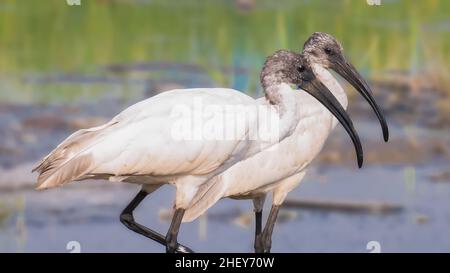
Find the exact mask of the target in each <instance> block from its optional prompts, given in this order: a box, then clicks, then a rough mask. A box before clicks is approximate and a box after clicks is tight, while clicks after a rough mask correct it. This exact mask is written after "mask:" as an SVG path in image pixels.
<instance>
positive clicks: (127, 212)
mask: <svg viewBox="0 0 450 273" xmlns="http://www.w3.org/2000/svg"><path fill="white" fill-rule="evenodd" d="M147 195H148V193H147V192H145V191H140V192H139V193H138V194H137V195H136V197H134V199H133V200H132V201H131V202H130V204H128V206H127V207H126V208H125V209H124V210H123V211H122V213H121V214H120V222H122V224H124V225H125V226H126V227H127V228H129V229H131V230H132V231H134V232H136V233H139V234H141V235H143V236H145V237H147V238H150V239H152V240H153V241H156V242H158V243H160V244H162V245H163V246H166V238H165V237H164V236H163V235H161V234H160V233H158V232H156V231H154V230H151V229H149V228H147V227H145V226H143V225H141V224H139V223H136V222H135V221H134V217H133V211H134V209H136V207H137V206H138V205H139V204H140V203H141V202H142V200H144V198H145V197H146V196H147ZM176 251H177V252H181V253H185V252H193V251H192V250H191V249H189V248H188V247H186V246H183V245H179V244H178V245H177V246H176Z"/></svg>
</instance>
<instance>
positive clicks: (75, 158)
mask: <svg viewBox="0 0 450 273" xmlns="http://www.w3.org/2000/svg"><path fill="white" fill-rule="evenodd" d="M114 124H116V122H114V123H107V124H104V125H102V126H98V127H94V128H90V129H83V130H79V131H77V132H75V133H74V134H72V135H70V136H69V137H68V138H67V139H66V140H64V141H63V142H62V143H61V144H59V145H58V146H57V147H56V148H55V149H54V150H53V151H52V152H51V153H50V154H49V155H47V156H46V157H44V158H43V159H42V160H41V162H39V164H38V165H37V166H36V167H35V168H34V169H33V170H32V171H33V172H35V171H37V172H38V173H39V177H38V182H37V185H36V188H37V189H46V188H52V187H56V186H59V185H62V184H64V183H67V182H70V181H74V180H78V179H80V178H81V177H83V176H84V175H86V174H87V173H88V172H89V171H91V170H92V168H93V165H94V164H93V161H92V155H91V154H90V153H88V152H87V150H88V149H90V148H91V147H93V146H94V145H95V144H96V143H98V142H99V141H100V140H101V139H102V137H101V136H102V134H101V131H102V129H105V128H108V127H110V126H112V125H114Z"/></svg>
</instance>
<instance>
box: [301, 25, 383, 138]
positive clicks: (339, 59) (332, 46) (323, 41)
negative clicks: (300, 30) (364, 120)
mask: <svg viewBox="0 0 450 273" xmlns="http://www.w3.org/2000/svg"><path fill="white" fill-rule="evenodd" d="M303 54H304V55H305V56H306V57H307V58H308V59H309V60H310V61H311V62H312V63H316V64H319V65H321V66H323V67H325V68H330V69H332V70H334V71H335V72H336V73H338V74H339V75H341V76H342V77H343V78H344V79H345V80H347V81H348V82H349V83H350V84H351V85H353V87H354V88H355V89H356V90H357V91H358V92H359V93H360V94H361V95H362V96H363V97H364V98H365V99H366V100H367V102H368V103H369V104H370V106H371V107H372V109H373V110H374V112H375V114H376V115H377V118H378V120H379V121H380V125H381V129H382V131H383V138H384V141H388V140H389V129H388V126H387V123H386V120H385V118H384V116H383V114H382V112H381V110H380V107H379V106H378V104H377V103H376V101H375V99H374V98H373V95H372V90H371V89H370V87H369V85H368V84H367V82H366V81H365V80H364V78H363V77H362V76H361V74H360V73H359V72H358V71H357V70H356V68H355V67H354V66H353V65H352V64H351V63H350V62H348V61H347V58H346V57H345V55H344V50H343V48H342V46H341V44H340V43H339V42H338V41H337V40H336V39H335V38H334V37H333V36H331V35H329V34H327V33H322V32H315V33H313V34H312V35H311V37H309V39H308V40H307V41H306V42H305V44H304V46H303Z"/></svg>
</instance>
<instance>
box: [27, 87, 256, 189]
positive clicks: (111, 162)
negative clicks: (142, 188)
mask: <svg viewBox="0 0 450 273" xmlns="http://www.w3.org/2000/svg"><path fill="white" fill-rule="evenodd" d="M254 104H256V101H255V100H254V99H253V98H251V97H249V96H247V95H245V94H243V93H241V92H239V91H236V90H232V89H222V88H214V89H180V90H172V91H168V92H165V93H162V94H160V95H158V96H155V97H152V98H150V99H147V100H144V101H141V102H139V103H137V104H135V105H133V106H131V107H129V108H127V109H126V110H124V111H123V112H122V113H120V114H119V115H117V116H116V117H114V118H113V119H112V120H111V121H110V122H108V123H107V124H105V125H103V126H99V127H95V128H91V129H85V130H80V131H78V132H76V133H74V134H73V135H71V136H70V137H68V138H67V139H66V140H65V141H63V142H62V143H61V144H60V145H59V146H58V147H57V148H56V149H55V150H54V151H52V152H51V153H50V154H49V155H48V156H47V157H45V158H44V159H43V161H42V162H41V163H40V164H39V165H38V166H37V167H36V168H35V170H38V171H39V174H40V175H39V178H38V188H39V189H42V188H48V187H54V186H58V185H61V184H63V183H66V182H69V181H73V180H80V179H83V178H84V177H88V176H92V175H102V174H111V175H120V176H127V175H148V176H177V175H184V174H187V173H189V174H193V175H204V174H208V173H211V172H213V171H217V170H219V169H220V168H222V167H223V168H226V167H227V166H229V165H230V164H232V163H233V162H236V161H237V160H239V159H240V158H244V157H246V154H247V153H249V152H250V151H251V150H252V149H254V147H253V146H255V145H252V141H249V140H248V138H247V137H246V134H248V132H249V131H250V130H251V129H252V128H251V126H254V124H255V123H252V122H249V123H247V124H244V128H243V130H242V131H239V132H237V133H238V134H237V135H235V136H234V137H233V139H230V140H223V139H208V140H205V139H202V138H200V139H195V134H193V135H192V137H191V138H189V137H187V136H186V135H185V134H183V133H182V134H181V135H180V134H179V133H180V132H179V128H180V124H181V127H183V124H184V122H185V121H186V120H184V118H185V115H183V113H190V114H192V115H195V113H196V111H197V112H198V109H199V107H200V108H202V107H210V109H209V110H207V112H208V115H206V116H205V115H203V116H202V115H200V120H201V122H208V123H209V124H210V125H211V124H217V123H220V122H222V123H223V126H225V127H226V126H228V125H227V124H228V123H230V122H233V119H232V118H229V117H225V118H224V115H223V113H222V111H223V108H224V107H229V106H230V105H231V106H233V105H244V106H250V105H254ZM211 106H214V107H211ZM250 109H251V108H250ZM180 113H181V115H180ZM177 114H178V115H177ZM187 120H188V121H189V118H188V119H187ZM200 127H201V128H203V127H202V126H200ZM195 129H196V128H194V130H195ZM187 131H189V128H188V130H187ZM200 136H201V134H200ZM201 137H203V136H201ZM192 138H193V139H192Z"/></svg>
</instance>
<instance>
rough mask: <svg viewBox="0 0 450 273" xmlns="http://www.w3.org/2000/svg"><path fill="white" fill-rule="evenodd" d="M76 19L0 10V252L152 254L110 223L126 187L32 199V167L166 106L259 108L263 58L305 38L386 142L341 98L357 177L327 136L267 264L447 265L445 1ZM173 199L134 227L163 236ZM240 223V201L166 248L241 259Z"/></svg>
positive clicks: (39, 8)
mask: <svg viewBox="0 0 450 273" xmlns="http://www.w3.org/2000/svg"><path fill="white" fill-rule="evenodd" d="M75 2H76V1H75ZM369 2H370V1H369ZM375 2H376V1H375ZM80 3H81V5H80V6H70V5H68V4H67V3H66V0H44V1H43V0H28V1H15V0H2V1H1V2H0V139H1V141H0V251H1V252H48V251H52V252H69V250H68V249H67V247H69V249H70V244H69V246H68V243H69V242H70V241H77V242H79V243H80V246H81V251H82V252H97V251H103V252H162V251H164V249H163V248H162V247H161V246H159V245H157V244H156V243H154V242H152V241H150V240H148V239H146V238H144V237H141V236H139V235H137V234H135V233H133V232H131V231H129V230H128V229H127V228H125V227H124V226H122V225H121V223H120V222H119V214H120V212H121V210H122V209H123V208H124V207H125V206H126V204H127V203H128V202H129V201H130V200H131V198H132V197H133V196H134V194H135V193H136V192H137V191H138V190H139V189H138V187H137V186H134V185H121V184H115V183H111V182H101V181H100V182H98V181H97V182H96V181H87V182H82V183H73V184H69V185H67V186H65V187H63V188H59V189H54V190H49V191H44V192H36V191H35V190H34V189H33V184H34V182H35V179H36V176H35V174H31V169H32V166H33V165H34V164H35V162H37V161H38V160H39V159H40V158H41V157H42V156H44V155H45V154H47V153H48V152H49V151H50V150H51V149H52V148H54V147H55V146H56V145H57V144H58V143H59V142H60V141H62V140H63V139H64V138H65V137H67V136H68V135H69V134H70V133H72V132H73V131H75V130H78V129H80V128H86V127H91V126H95V125H99V124H102V123H103V122H105V121H107V120H108V119H109V118H111V117H112V116H113V115H115V114H117V113H118V112H120V111H121V110H123V109H124V108H126V107H128V106H130V105H131V104H133V103H134V102H136V101H139V100H142V99H144V98H147V97H149V96H153V95H155V94H157V93H159V92H162V91H164V90H169V89H173V88H179V87H183V88H188V87H212V86H220V87H231V88H235V89H238V90H242V91H243V92H246V93H248V94H250V95H252V96H255V97H259V96H262V90H261V87H260V84H259V72H260V69H261V66H262V64H263V62H264V60H265V57H266V56H268V55H270V54H272V53H273V52H274V51H275V50H278V49H281V48H284V49H290V50H294V51H299V50H301V48H302V46H303V43H304V41H305V40H306V39H307V38H308V37H309V35H311V34H312V33H313V32H315V31H322V32H327V33H330V34H332V35H334V36H335V37H337V39H338V40H340V41H341V43H342V44H343V46H344V49H345V52H346V54H347V55H348V57H349V58H350V59H351V60H352V62H353V64H354V65H355V66H356V67H357V68H358V70H359V71H361V73H362V74H364V76H365V77H366V78H367V79H368V80H369V82H370V85H371V86H372V88H373V91H374V95H375V98H376V99H377V101H378V103H379V104H380V105H381V107H382V108H383V109H384V111H385V114H386V117H387V120H388V123H389V125H390V129H391V132H392V136H391V140H390V142H389V143H388V144H385V143H383V141H382V136H381V130H380V128H379V124H378V122H377V120H376V118H375V116H374V114H373V112H372V111H371V109H370V108H369V106H368V105H367V103H366V102H365V101H364V100H363V99H362V98H361V97H360V96H359V95H357V93H356V92H355V91H354V90H353V89H352V88H351V87H349V86H345V88H346V89H347V90H349V92H348V94H349V97H350V105H349V112H350V116H351V117H352V119H353V120H354V122H355V125H356V128H357V130H358V131H359V133H360V136H361V138H362V142H363V145H364V149H365V154H366V161H365V162H366V164H365V166H364V168H362V169H360V170H357V169H356V167H355V165H356V164H355V159H354V151H353V147H352V145H351V142H350V140H349V138H348V137H347V135H346V133H345V131H344V130H342V128H341V127H340V126H338V127H337V128H336V129H335V131H334V132H333V134H332V135H331V136H330V138H329V140H328V142H327V144H326V146H325V147H324V149H323V151H322V152H321V154H320V158H318V159H317V160H316V161H315V162H314V163H313V164H312V165H311V167H310V168H309V172H308V174H307V176H306V178H305V179H304V181H303V182H302V184H301V185H300V187H298V188H297V189H296V190H294V191H293V192H292V193H291V194H290V195H289V197H288V201H287V204H286V207H285V208H283V209H282V211H281V213H280V217H279V221H278V222H277V225H276V227H275V232H274V236H273V248H272V250H273V251H274V252H370V250H371V249H372V248H371V246H372V245H373V244H369V245H368V243H369V242H370V241H376V242H378V243H379V246H380V247H381V251H382V252H398V251H405V252H418V251H424V252H441V251H443V252H448V251H450V233H449V232H448V230H449V227H450V168H449V167H450V164H449V163H450V134H449V131H450V130H449V129H450V73H449V71H450V2H449V1H446V0H429V1H415V0H403V1H402V0H381V5H379V6H376V5H369V4H368V3H367V1H366V0H341V1H338V0H336V1H326V0H316V1H310V0H277V1H269V0H211V1H207V0H204V1H200V0H183V1H175V0H89V1H87V0H81V1H80ZM173 195H174V191H173V189H172V188H171V187H170V186H166V187H163V188H161V189H160V190H158V191H157V192H155V193H154V194H152V195H151V196H150V197H149V198H148V199H146V200H145V202H144V203H143V204H142V206H141V207H140V208H139V209H138V210H137V212H136V214H135V217H136V219H138V221H140V222H142V223H144V224H145V225H148V226H150V227H153V228H155V229H157V230H158V231H160V232H161V233H165V232H166V230H167V228H168V226H169V211H170V208H171V205H172V200H173ZM268 201H269V200H268ZM266 204H269V202H267V203H266ZM267 211H268V207H267V208H266V211H265V212H266V213H267ZM253 223H254V219H253V213H252V204H251V202H250V201H235V200H228V199H225V200H222V201H220V202H219V203H217V204H216V205H215V206H214V207H213V208H212V209H210V210H209V211H208V213H207V214H206V215H204V216H202V217H201V218H200V219H198V220H196V221H194V222H192V223H188V224H184V225H183V226H182V228H181V232H180V237H179V241H180V242H181V243H184V244H186V245H187V246H189V247H191V248H193V249H194V250H196V251H199V252H222V251H223V252H232V251H240V252H251V251H252V250H253V233H254V225H253ZM375 245H377V243H375Z"/></svg>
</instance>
